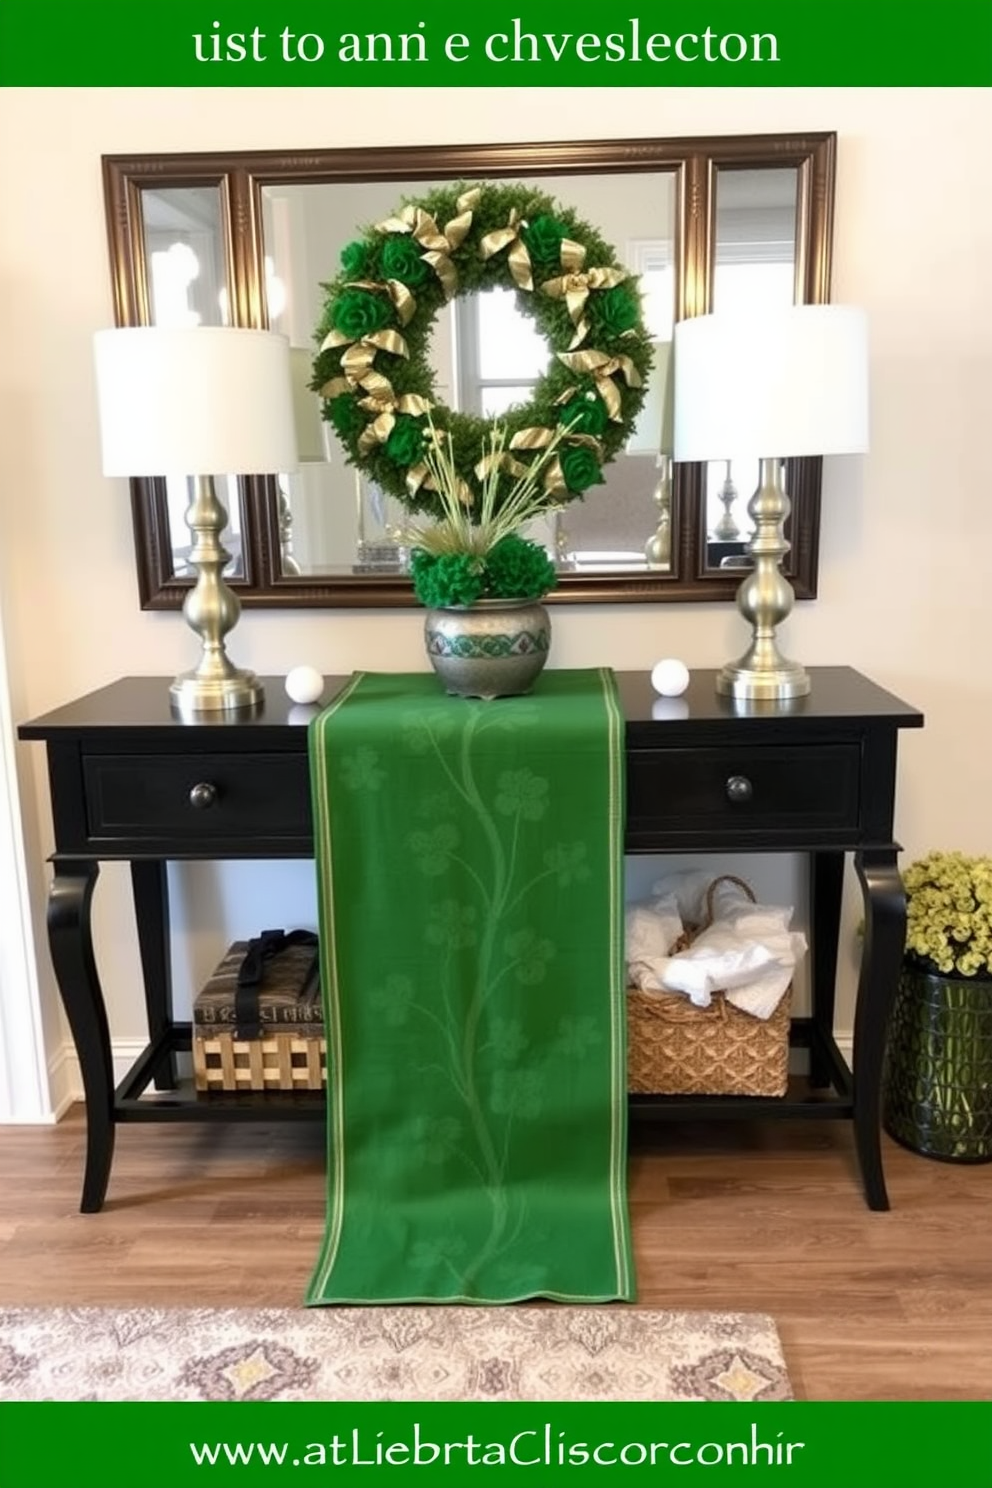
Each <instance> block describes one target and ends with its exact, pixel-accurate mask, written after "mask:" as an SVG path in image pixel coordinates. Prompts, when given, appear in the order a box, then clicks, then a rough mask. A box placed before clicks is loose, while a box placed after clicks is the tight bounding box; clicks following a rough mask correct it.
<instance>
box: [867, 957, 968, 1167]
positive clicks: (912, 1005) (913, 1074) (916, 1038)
mask: <svg viewBox="0 0 992 1488" xmlns="http://www.w3.org/2000/svg"><path fill="white" fill-rule="evenodd" d="M882 1119H883V1124H884V1126H885V1130H886V1131H887V1132H888V1133H889V1135H890V1136H893V1137H895V1139H896V1141H897V1142H901V1143H902V1145H903V1146H904V1147H910V1148H911V1149H912V1150H913V1151H914V1152H920V1153H923V1155H924V1156H926V1157H935V1158H941V1159H943V1160H944V1161H946V1162H962V1163H965V1162H970V1163H980V1162H992V978H985V979H983V978H974V977H950V976H938V975H932V974H930V973H927V972H924V971H918V970H916V969H915V968H912V967H909V966H904V967H903V970H902V974H901V976H900V979H899V988H898V991H897V993H896V999H895V1004H894V1006H893V1009H892V1018H891V1021H890V1024H889V1039H888V1048H887V1050H886V1059H885V1070H884V1075H883V1088H882Z"/></svg>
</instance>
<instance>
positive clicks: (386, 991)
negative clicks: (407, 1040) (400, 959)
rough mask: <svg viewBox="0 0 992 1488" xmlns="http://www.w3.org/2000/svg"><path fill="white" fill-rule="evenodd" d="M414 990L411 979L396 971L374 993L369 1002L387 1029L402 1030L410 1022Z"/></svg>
mask: <svg viewBox="0 0 992 1488" xmlns="http://www.w3.org/2000/svg"><path fill="white" fill-rule="evenodd" d="M413 990H414V989H413V982H412V980H411V979H410V977H408V976H404V975H403V974H402V973H401V972H398V971H394V972H393V973H392V975H391V976H388V977H387V978H386V980H385V981H384V982H383V984H382V986H381V987H376V989H375V990H374V991H373V992H372V994H371V995H370V998H369V1001H370V1003H371V1005H372V1007H373V1008H374V1010H375V1011H376V1012H377V1013H378V1014H379V1017H380V1019H381V1021H382V1022H383V1023H384V1024H385V1025H386V1027H387V1028H402V1027H403V1026H404V1024H405V1023H407V1022H409V1019H410V1008H411V1006H412V1004H413Z"/></svg>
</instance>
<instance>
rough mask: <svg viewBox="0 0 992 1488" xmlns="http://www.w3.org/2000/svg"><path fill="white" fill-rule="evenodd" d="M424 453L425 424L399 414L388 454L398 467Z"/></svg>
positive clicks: (389, 439)
mask: <svg viewBox="0 0 992 1488" xmlns="http://www.w3.org/2000/svg"><path fill="white" fill-rule="evenodd" d="M404 241H406V240H405V239H404ZM423 452H424V426H423V424H422V423H421V422H420V420H419V419H415V418H413V417H412V416H411V415H410V414H409V413H398V414H397V415H396V422H395V423H394V425H393V427H392V429H391V430H390V431H389V436H388V438H387V440H386V454H387V455H388V456H389V458H390V459H391V460H393V461H395V463H396V464H397V465H416V463H417V461H418V460H419V459H420V457H421V455H422V454H423Z"/></svg>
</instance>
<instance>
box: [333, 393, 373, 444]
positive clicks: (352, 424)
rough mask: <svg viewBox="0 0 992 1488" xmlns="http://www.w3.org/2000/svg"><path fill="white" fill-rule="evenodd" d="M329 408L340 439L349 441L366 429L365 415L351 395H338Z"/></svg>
mask: <svg viewBox="0 0 992 1488" xmlns="http://www.w3.org/2000/svg"><path fill="white" fill-rule="evenodd" d="M327 407H328V411H329V415H330V420H331V423H332V424H333V425H334V428H335V431H336V433H337V435H338V437H339V438H340V439H343V440H345V441H347V440H349V439H351V437H352V436H353V435H355V434H357V433H358V432H359V431H360V430H361V429H363V428H364V427H365V415H364V414H363V413H362V410H361V409H360V408H359V406H358V402H357V400H356V399H355V398H353V397H352V395H351V393H338V395H337V397H336V398H332V399H331V401H330V403H329V404H328V405H327Z"/></svg>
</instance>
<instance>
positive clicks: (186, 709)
mask: <svg viewBox="0 0 992 1488" xmlns="http://www.w3.org/2000/svg"><path fill="white" fill-rule="evenodd" d="M264 697H265V692H264V690H263V688H262V684H261V682H259V680H258V678H257V677H256V676H255V673H254V672H243V671H239V670H237V669H236V668H234V667H232V668H231V671H230V673H229V674H228V675H226V676H224V677H202V676H200V675H199V674H198V673H197V672H182V673H181V674H180V675H179V676H178V677H177V678H176V679H175V681H174V682H173V683H172V686H171V687H170V688H169V704H170V706H171V708H172V711H173V712H174V713H178V714H179V715H180V717H182V718H193V717H195V716H196V715H197V714H200V713H246V712H250V711H251V710H253V709H255V708H258V707H260V706H261V704H262V701H263V699H264Z"/></svg>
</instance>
